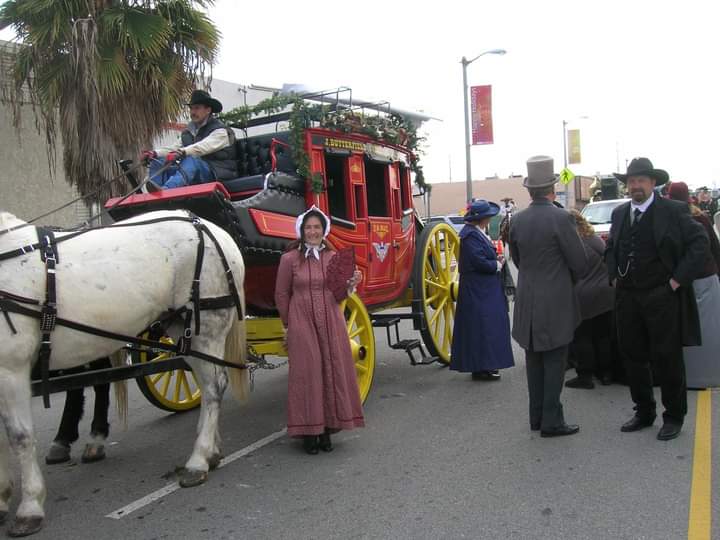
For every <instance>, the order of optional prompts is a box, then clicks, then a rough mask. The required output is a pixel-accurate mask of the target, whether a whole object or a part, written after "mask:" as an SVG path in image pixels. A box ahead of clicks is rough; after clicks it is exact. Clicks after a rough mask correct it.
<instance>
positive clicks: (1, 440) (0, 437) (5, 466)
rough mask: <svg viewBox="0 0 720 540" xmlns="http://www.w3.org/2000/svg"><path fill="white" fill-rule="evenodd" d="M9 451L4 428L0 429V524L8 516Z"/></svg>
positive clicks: (10, 493) (10, 484)
mask: <svg viewBox="0 0 720 540" xmlns="http://www.w3.org/2000/svg"><path fill="white" fill-rule="evenodd" d="M9 454H10V452H9V448H8V440H7V437H6V436H5V430H2V429H0V525H2V524H3V523H5V520H6V519H7V516H8V509H9V503H10V496H11V495H12V478H10V455H9Z"/></svg>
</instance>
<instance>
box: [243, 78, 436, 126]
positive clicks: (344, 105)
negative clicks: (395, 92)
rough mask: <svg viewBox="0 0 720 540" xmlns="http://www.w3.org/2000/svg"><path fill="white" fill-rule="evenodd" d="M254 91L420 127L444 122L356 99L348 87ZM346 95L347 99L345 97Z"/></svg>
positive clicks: (257, 120) (281, 117)
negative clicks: (397, 117) (386, 116)
mask: <svg viewBox="0 0 720 540" xmlns="http://www.w3.org/2000/svg"><path fill="white" fill-rule="evenodd" d="M250 88H252V89H253V90H259V91H261V92H269V93H279V94H281V95H288V94H297V95H298V96H299V97H301V98H303V99H306V100H308V101H318V102H321V103H329V104H335V105H336V107H337V108H338V109H342V110H364V109H369V110H372V111H376V112H377V113H378V114H380V113H385V114H397V115H400V116H402V117H404V118H405V119H407V120H409V121H411V122H413V123H415V124H417V125H418V126H420V124H422V123H423V122H427V121H428V120H438V121H442V120H441V119H440V118H437V117H434V116H429V115H427V114H425V113H422V112H418V111H408V110H405V109H400V108H398V107H393V106H392V105H391V104H390V102H389V101H387V100H383V101H368V100H363V99H354V98H353V95H352V89H351V88H350V87H348V86H339V87H337V88H332V89H325V90H310V89H308V88H307V87H306V86H304V85H298V84H284V85H283V86H282V88H273V87H270V86H259V85H254V84H253V85H250ZM343 94H344V95H346V96H347V97H344V96H343ZM285 116H287V113H278V114H275V115H271V116H268V117H264V118H254V119H252V120H250V121H249V122H248V127H250V126H252V125H259V124H266V123H268V122H275V121H282V120H284V119H287V118H285Z"/></svg>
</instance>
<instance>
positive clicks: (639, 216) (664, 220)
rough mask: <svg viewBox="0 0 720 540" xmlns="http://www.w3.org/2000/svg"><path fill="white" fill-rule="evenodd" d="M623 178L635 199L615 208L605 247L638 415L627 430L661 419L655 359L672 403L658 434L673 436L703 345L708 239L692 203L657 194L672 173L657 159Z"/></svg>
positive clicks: (634, 165)
mask: <svg viewBox="0 0 720 540" xmlns="http://www.w3.org/2000/svg"><path fill="white" fill-rule="evenodd" d="M615 176H616V177H617V179H618V180H620V181H621V182H622V183H624V184H626V186H627V190H628V192H629V194H630V197H631V199H630V201H628V202H627V203H624V204H621V205H620V206H618V207H617V208H615V210H614V211H613V213H612V225H611V227H610V235H609V238H608V242H607V248H606V251H605V261H606V263H607V265H608V274H609V276H610V280H611V282H613V283H614V284H615V287H616V295H615V298H616V300H615V313H616V317H617V329H618V346H619V348H620V352H621V354H622V355H623V357H624V359H625V363H626V371H627V376H628V383H629V385H630V395H631V397H632V400H633V402H635V415H634V416H633V417H632V418H631V419H630V420H629V421H627V422H626V423H625V424H623V426H622V428H621V431H623V432H632V431H638V430H640V429H643V428H645V427H649V426H651V425H652V424H653V422H654V421H655V415H656V413H655V398H654V395H653V377H652V369H651V364H653V365H654V367H655V370H656V372H657V374H658V377H659V378H660V381H659V382H660V390H661V396H662V403H663V406H664V407H665V412H664V413H663V426H662V428H661V429H660V431H659V432H658V435H657V438H658V439H660V440H663V441H666V440H670V439H674V438H675V437H677V436H678V435H679V434H680V429H681V428H682V424H683V420H684V418H685V414H686V413H687V391H686V386H685V365H684V362H683V353H682V347H683V345H699V344H700V323H699V319H698V313H697V305H696V303H695V295H694V293H693V288H692V282H693V280H694V279H695V278H696V277H698V273H699V272H701V271H702V269H703V263H704V256H705V250H706V249H707V244H708V238H707V235H706V234H705V231H704V230H703V228H702V226H701V225H700V224H699V223H697V222H696V221H694V220H693V219H692V217H691V215H690V210H689V208H688V205H687V204H686V203H682V202H678V201H672V200H669V199H664V198H661V197H658V196H657V195H656V194H655V191H654V188H655V187H656V186H659V185H662V184H665V183H666V182H667V181H668V173H667V172H665V171H664V170H662V169H655V168H654V167H653V164H652V162H651V161H650V160H649V159H647V158H636V159H633V160H632V161H631V162H630V165H629V166H628V169H627V173H626V174H619V173H616V174H615Z"/></svg>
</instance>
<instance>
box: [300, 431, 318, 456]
mask: <svg viewBox="0 0 720 540" xmlns="http://www.w3.org/2000/svg"><path fill="white" fill-rule="evenodd" d="M303 448H304V449H305V451H306V452H307V453H308V454H310V455H311V456H314V455H315V454H317V453H318V437H317V435H305V436H304V437H303Z"/></svg>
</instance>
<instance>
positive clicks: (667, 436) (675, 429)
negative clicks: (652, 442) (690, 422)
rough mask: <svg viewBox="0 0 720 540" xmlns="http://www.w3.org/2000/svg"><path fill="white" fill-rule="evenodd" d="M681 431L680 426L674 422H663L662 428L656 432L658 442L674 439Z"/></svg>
mask: <svg viewBox="0 0 720 540" xmlns="http://www.w3.org/2000/svg"><path fill="white" fill-rule="evenodd" d="M681 429H682V424H678V423H676V422H665V423H664V424H663V427H661V428H660V431H658V434H657V438H658V441H669V440H671V439H675V438H676V437H677V436H678V435H680V430H681Z"/></svg>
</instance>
